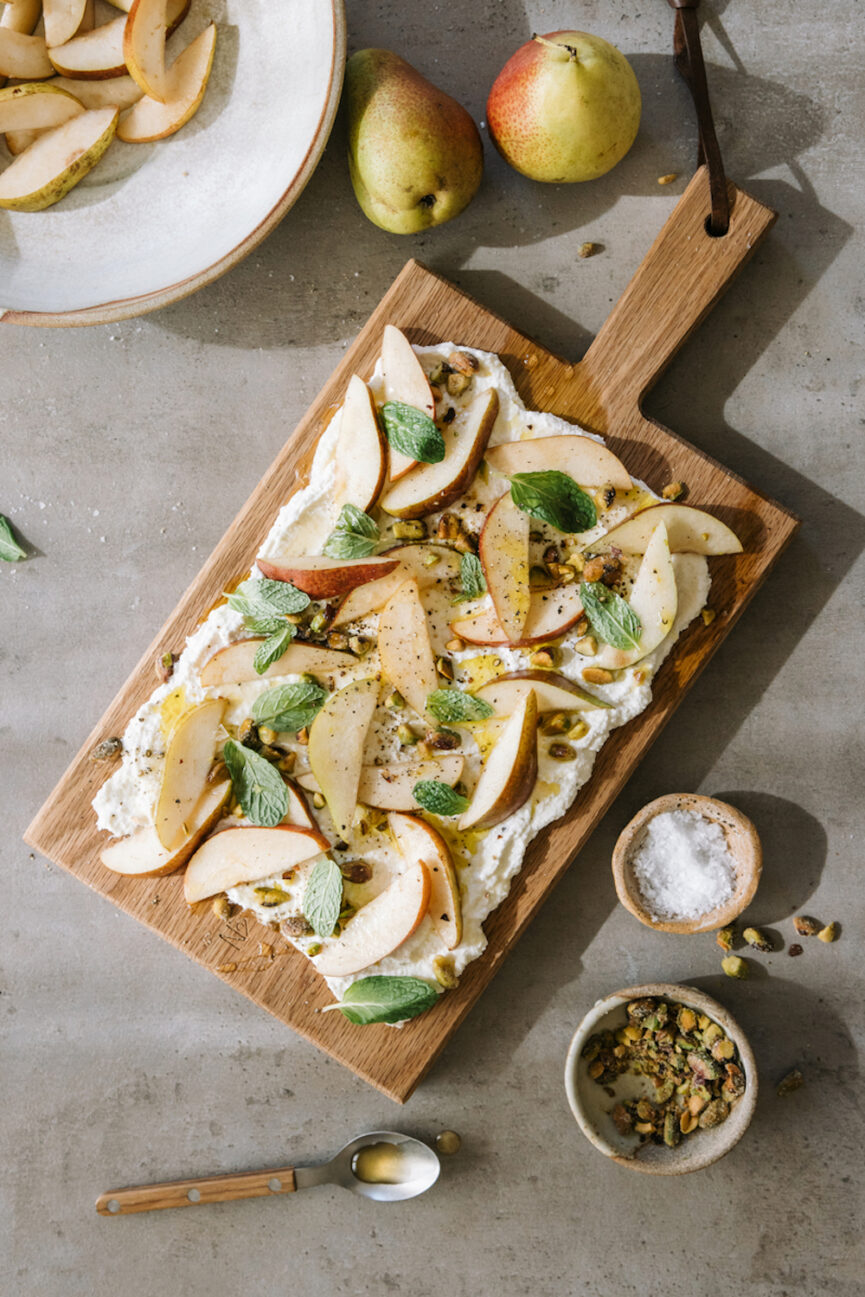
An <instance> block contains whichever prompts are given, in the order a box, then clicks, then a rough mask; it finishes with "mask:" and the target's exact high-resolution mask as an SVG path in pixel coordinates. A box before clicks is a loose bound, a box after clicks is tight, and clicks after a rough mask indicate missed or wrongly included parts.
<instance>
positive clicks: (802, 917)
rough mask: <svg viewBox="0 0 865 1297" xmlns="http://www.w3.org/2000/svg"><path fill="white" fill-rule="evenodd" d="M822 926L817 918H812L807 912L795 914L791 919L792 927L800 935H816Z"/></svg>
mask: <svg viewBox="0 0 865 1297" xmlns="http://www.w3.org/2000/svg"><path fill="white" fill-rule="evenodd" d="M822 926H823V924H822V923H821V922H820V921H819V919H812V918H811V916H810V915H809V914H797V915H796V917H795V918H794V920H793V927H794V928H795V929H796V931H797V932H798V934H799V936H800V937H816V936H817V933H818V932H819V931H820V929H821V928H822Z"/></svg>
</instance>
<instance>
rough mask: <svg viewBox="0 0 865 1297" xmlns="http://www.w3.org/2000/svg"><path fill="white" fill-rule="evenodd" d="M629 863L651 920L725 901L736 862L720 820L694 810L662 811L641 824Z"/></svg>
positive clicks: (694, 915)
mask: <svg viewBox="0 0 865 1297" xmlns="http://www.w3.org/2000/svg"><path fill="white" fill-rule="evenodd" d="M630 864H631V868H632V870H633V873H634V879H635V880H636V883H637V886H638V888H639V889H640V894H641V896H642V899H643V902H644V904H645V907H646V909H647V910H648V912H649V915H650V917H651V919H652V922H653V923H659V922H660V923H663V922H669V921H673V922H675V921H676V920H680V919H698V918H700V916H701V915H703V914H708V913H709V912H710V911H711V910H714V909H716V908H717V907H718V906H719V905H723V904H724V903H725V902H726V901H729V900H730V898H731V897H732V895H733V891H734V889H735V884H736V866H735V861H734V858H733V856H732V854H731V852H730V849H729V847H728V846H727V839H726V837H725V836H724V830H723V829H722V828H721V826H720V824H716V823H715V822H714V821H713V820H707V819H706V818H705V817H704V816H702V815H700V813H699V812H698V811H686V810H675V811H663V812H662V813H661V814H660V815H655V816H654V817H653V818H652V819H651V820H650V821H649V823H648V825H647V826H646V828H645V830H644V832H643V834H642V835H641V837H640V838H639V840H638V843H637V845H636V847H635V849H634V850H633V851H632V853H631V858H630Z"/></svg>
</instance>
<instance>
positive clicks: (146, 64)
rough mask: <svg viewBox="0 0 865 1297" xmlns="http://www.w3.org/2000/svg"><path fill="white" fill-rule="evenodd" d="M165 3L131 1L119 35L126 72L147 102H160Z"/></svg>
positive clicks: (163, 86)
mask: <svg viewBox="0 0 865 1297" xmlns="http://www.w3.org/2000/svg"><path fill="white" fill-rule="evenodd" d="M165 5H166V0H133V3H132V5H131V7H130V10H129V16H128V17H127V19H126V26H125V28H124V31H123V59H124V62H125V63H126V68H127V71H128V72H129V75H130V76H131V77H132V79H133V80H134V81H137V82H138V84H139V85H140V86H141V89H142V90H143V91H144V93H145V95H147V96H148V98H150V99H156V100H159V101H160V102H164V101H165V98H166V94H167V85H166V75H165V27H166V12H165Z"/></svg>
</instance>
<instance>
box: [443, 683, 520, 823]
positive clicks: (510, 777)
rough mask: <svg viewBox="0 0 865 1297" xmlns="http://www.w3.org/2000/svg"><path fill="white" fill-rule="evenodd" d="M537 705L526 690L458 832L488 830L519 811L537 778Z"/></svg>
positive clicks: (507, 723) (480, 781) (482, 777)
mask: <svg viewBox="0 0 865 1297" xmlns="http://www.w3.org/2000/svg"><path fill="white" fill-rule="evenodd" d="M537 728H538V704H537V702H536V700H535V695H534V692H533V691H531V690H530V691H529V692H528V693H527V694H526V695H525V697H524V698H523V699H522V700H521V701H520V702H519V703H518V704H517V707H516V709H515V710H514V712H513V713H512V714H511V716H510V718H509V719H508V720H507V721H506V722H505V726H504V729H503V730H502V732H501V734H500V735H499V738H498V742H497V743H496V745H495V747H493V748H492V750H491V752H490V754H489V756H488V757H487V759H486V762H485V763H484V767H483V769H482V770H481V774H480V778H479V779H478V782H477V786H476V788H475V791H474V796H473V797H472V800H471V802H470V803H469V807H468V810H466V811H464V812H463V814H462V815H461V816H460V820H459V827H460V829H461V830H462V829H491V828H492V827H493V825H495V824H500V823H501V821H502V820H506V819H507V818H508V816H509V815H513V814H514V813H515V812H516V811H518V810H519V809H520V807H521V806H522V805H523V803H524V802H526V801H528V799H529V798H530V797H531V795H532V789H533V788H534V786H535V781H536V780H537V777H538V740H537Z"/></svg>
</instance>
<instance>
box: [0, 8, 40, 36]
mask: <svg viewBox="0 0 865 1297" xmlns="http://www.w3.org/2000/svg"><path fill="white" fill-rule="evenodd" d="M41 17H42V0H17V2H16V3H15V4H4V5H3V8H2V10H0V27H8V28H9V30H10V31H13V32H22V33H23V34H24V35H25V36H30V35H31V34H32V33H33V32H34V31H35V30H36V27H37V24H38V22H39V19H40V18H41Z"/></svg>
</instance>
